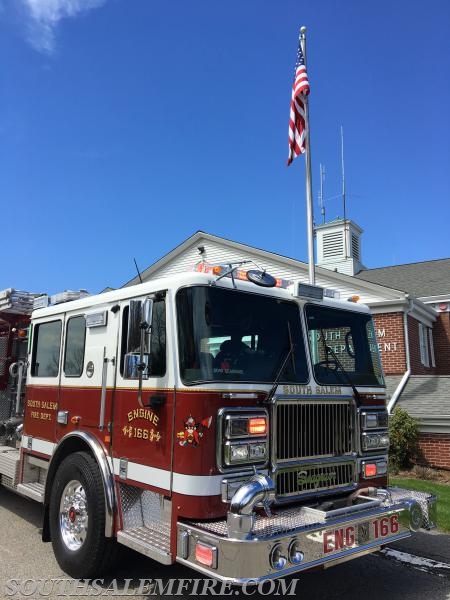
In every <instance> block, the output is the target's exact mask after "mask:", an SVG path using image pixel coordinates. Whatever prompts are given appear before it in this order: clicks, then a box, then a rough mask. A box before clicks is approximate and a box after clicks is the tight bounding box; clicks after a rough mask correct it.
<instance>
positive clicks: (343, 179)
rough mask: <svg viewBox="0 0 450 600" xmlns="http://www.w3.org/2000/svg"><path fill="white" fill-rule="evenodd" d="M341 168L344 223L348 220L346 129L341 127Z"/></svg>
mask: <svg viewBox="0 0 450 600" xmlns="http://www.w3.org/2000/svg"><path fill="white" fill-rule="evenodd" d="M341 167H342V204H343V206H344V221H345V220H346V219H347V209H346V206H345V170H344V128H343V127H342V125H341Z"/></svg>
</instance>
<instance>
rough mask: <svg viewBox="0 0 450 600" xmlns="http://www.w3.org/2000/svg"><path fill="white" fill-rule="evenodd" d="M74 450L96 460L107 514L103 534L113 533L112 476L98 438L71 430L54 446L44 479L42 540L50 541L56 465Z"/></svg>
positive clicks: (113, 501)
mask: <svg viewBox="0 0 450 600" xmlns="http://www.w3.org/2000/svg"><path fill="white" fill-rule="evenodd" d="M75 452H87V453H89V454H90V455H91V456H92V457H93V458H94V460H96V462H97V464H98V466H99V469H100V473H101V475H102V480H103V489H104V495H105V505H106V507H105V508H106V514H107V516H109V518H107V522H106V524H105V535H106V536H112V535H113V510H114V506H115V498H114V484H113V476H112V474H111V472H110V469H109V465H108V461H107V457H106V454H105V452H104V450H103V448H102V447H101V446H100V444H99V442H98V440H97V439H96V438H95V437H94V436H91V435H89V434H87V433H86V432H79V433H77V432H73V433H70V434H68V435H67V436H66V437H65V438H63V439H62V440H61V441H60V442H59V444H58V447H57V448H56V451H55V453H54V454H53V456H52V459H51V461H50V466H49V469H48V473H47V478H46V481H45V495H44V515H43V523H42V541H44V542H50V541H51V535H50V527H49V504H50V493H51V489H52V485H53V480H54V478H55V475H56V472H57V470H58V467H59V466H60V464H61V463H62V461H63V460H64V459H65V458H66V457H67V456H69V455H70V454H74V453H75Z"/></svg>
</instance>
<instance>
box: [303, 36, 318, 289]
mask: <svg viewBox="0 0 450 600" xmlns="http://www.w3.org/2000/svg"><path fill="white" fill-rule="evenodd" d="M300 44H301V48H302V52H303V57H304V59H305V66H307V65H306V27H304V26H303V27H300ZM303 103H304V106H305V125H306V127H305V130H306V131H305V146H306V152H305V169H306V227H307V239H308V276H309V283H310V284H311V285H314V284H315V282H316V275H315V271H314V220H313V204H312V174H311V142H310V138H309V106H308V96H304V98H303Z"/></svg>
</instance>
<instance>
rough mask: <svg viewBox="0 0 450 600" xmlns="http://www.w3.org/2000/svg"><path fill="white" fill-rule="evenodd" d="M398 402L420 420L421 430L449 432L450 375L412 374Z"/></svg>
mask: <svg viewBox="0 0 450 600" xmlns="http://www.w3.org/2000/svg"><path fill="white" fill-rule="evenodd" d="M386 379H389V378H388V377H387V378H386ZM397 404H399V405H400V406H402V407H403V408H404V409H405V410H407V411H408V413H409V414H410V415H411V416H412V417H414V418H415V419H417V420H418V421H419V424H420V429H421V431H428V432H434V433H448V432H449V431H450V376H448V375H440V376H436V375H412V376H411V377H410V378H409V379H408V382H407V384H406V387H405V389H404V390H403V392H402V395H401V396H400V398H399V400H398V402H397Z"/></svg>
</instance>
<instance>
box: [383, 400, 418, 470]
mask: <svg viewBox="0 0 450 600" xmlns="http://www.w3.org/2000/svg"><path fill="white" fill-rule="evenodd" d="M389 439H390V446H389V464H390V466H391V467H392V468H393V469H394V470H398V469H403V468H408V467H410V466H411V463H412V462H413V460H414V459H417V457H418V456H419V424H418V422H417V421H416V420H415V419H414V418H413V417H411V416H410V415H409V414H408V413H407V412H406V410H404V409H403V408H401V407H400V406H397V407H396V408H395V409H394V412H393V413H392V415H391V417H390V419H389Z"/></svg>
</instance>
